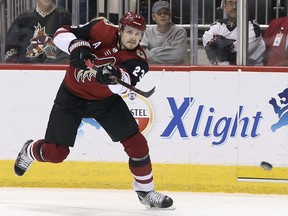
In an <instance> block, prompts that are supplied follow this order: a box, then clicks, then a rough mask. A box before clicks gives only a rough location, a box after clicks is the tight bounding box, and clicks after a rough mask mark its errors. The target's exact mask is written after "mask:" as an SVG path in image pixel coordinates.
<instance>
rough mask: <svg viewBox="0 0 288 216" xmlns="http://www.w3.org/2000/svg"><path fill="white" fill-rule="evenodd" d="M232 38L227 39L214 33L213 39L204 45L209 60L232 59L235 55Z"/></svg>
mask: <svg viewBox="0 0 288 216" xmlns="http://www.w3.org/2000/svg"><path fill="white" fill-rule="evenodd" d="M234 41H235V40H233V39H227V38H225V37H223V36H222V35H214V37H213V39H212V40H211V41H209V42H208V43H207V45H206V46H205V50H206V54H207V57H208V59H209V60H215V59H217V60H218V61H220V62H222V61H233V60H235V59H234V58H235V57H236V52H235V51H234V44H233V42H234Z"/></svg>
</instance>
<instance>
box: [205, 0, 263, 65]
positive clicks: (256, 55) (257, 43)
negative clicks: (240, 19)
mask: <svg viewBox="0 0 288 216" xmlns="http://www.w3.org/2000/svg"><path fill="white" fill-rule="evenodd" d="M222 7H223V9H224V12H225V14H226V16H227V18H225V19H222V20H217V21H215V22H214V23H213V24H212V25H211V26H210V28H209V30H208V31H205V32H204V34H203V38H202V39H203V45H204V48H205V51H206V54H207V58H208V59H209V60H210V62H211V63H212V64H214V65H235V64H236V54H237V46H239V45H238V43H237V0H223V1H222ZM264 51H265V43H264V41H263V38H262V35H261V29H260V26H259V25H258V24H257V23H256V22H255V21H249V22H248V50H247V56H248V58H247V64H248V65H263V57H264Z"/></svg>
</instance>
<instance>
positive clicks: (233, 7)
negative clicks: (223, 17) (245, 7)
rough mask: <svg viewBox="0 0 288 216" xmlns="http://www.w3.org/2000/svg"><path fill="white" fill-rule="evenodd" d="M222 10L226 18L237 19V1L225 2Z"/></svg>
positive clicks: (227, 0)
mask: <svg viewBox="0 0 288 216" xmlns="http://www.w3.org/2000/svg"><path fill="white" fill-rule="evenodd" d="M224 10H225V12H226V14H227V16H228V18H232V19H236V18H237V0H226V3H225V4H224Z"/></svg>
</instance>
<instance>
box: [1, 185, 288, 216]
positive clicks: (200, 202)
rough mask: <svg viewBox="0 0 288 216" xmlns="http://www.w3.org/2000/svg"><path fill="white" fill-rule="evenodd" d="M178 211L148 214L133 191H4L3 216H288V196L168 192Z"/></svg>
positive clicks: (19, 189) (5, 189)
mask: <svg viewBox="0 0 288 216" xmlns="http://www.w3.org/2000/svg"><path fill="white" fill-rule="evenodd" d="M164 193H166V194H167V195H169V196H171V197H172V198H173V199H174V203H175V207H176V209H175V210H170V211H169V210H148V209H145V207H144V206H142V205H141V204H140V202H139V201H138V198H137V196H136V194H135V192H134V191H132V190H98V189H55V188H48V189H47V188H0V215H1V216H170V215H171V216H172V215H173V216H213V215H219V216H228V215H229V216H232V215H233V216H238V215H239V216H272V215H281V216H285V215H288V196H287V195H252V194H225V193H192V192H166V191H165V192H164Z"/></svg>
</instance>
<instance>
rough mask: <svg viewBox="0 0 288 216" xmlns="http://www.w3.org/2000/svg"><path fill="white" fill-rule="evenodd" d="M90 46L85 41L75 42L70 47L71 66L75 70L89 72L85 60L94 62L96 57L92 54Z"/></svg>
mask: <svg viewBox="0 0 288 216" xmlns="http://www.w3.org/2000/svg"><path fill="white" fill-rule="evenodd" d="M90 48H91V46H90V44H89V42H87V41H84V40H78V39H76V40H73V41H72V42H71V43H70V46H69V52H70V65H71V66H73V67H74V68H78V69H82V70H88V67H87V66H86V64H85V60H91V61H92V60H93V59H95V57H94V56H93V55H92V53H91V52H90Z"/></svg>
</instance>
